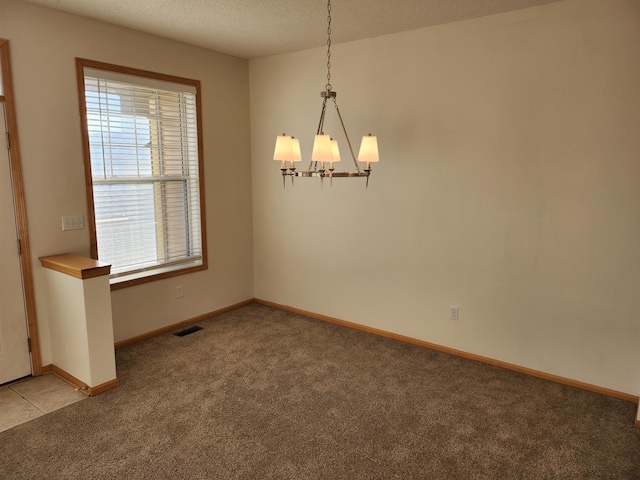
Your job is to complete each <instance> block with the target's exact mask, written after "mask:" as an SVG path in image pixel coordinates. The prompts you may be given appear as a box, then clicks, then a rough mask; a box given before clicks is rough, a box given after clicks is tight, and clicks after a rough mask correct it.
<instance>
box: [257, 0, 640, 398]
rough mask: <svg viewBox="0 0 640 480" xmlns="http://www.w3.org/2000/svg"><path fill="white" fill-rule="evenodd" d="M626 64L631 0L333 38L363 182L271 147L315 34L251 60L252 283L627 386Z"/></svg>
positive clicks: (315, 55) (358, 317)
mask: <svg viewBox="0 0 640 480" xmlns="http://www.w3.org/2000/svg"><path fill="white" fill-rule="evenodd" d="M334 13H335V15H334V19H333V22H332V27H333V29H334V32H335V31H338V30H339V29H344V28H349V26H348V25H341V24H340V16H339V12H338V10H336V11H335V12H334ZM638 59H640V2H638V1H637V0H609V1H607V2H602V1H600V0H568V1H566V2H560V3H556V4H552V5H547V6H542V7H537V8H532V9H526V10H520V11H516V12H511V13H505V14H500V15H495V16H491V17H485V18H479V19H474V20H469V21H464V22H458V23H453V24H448V25H443V26H438V27H434V28H428V29H422V30H415V31H410V32H405V33H400V34H394V35H388V36H383V37H378V38H374V39H368V40H363V41H358V42H352V43H346V44H340V45H334V46H333V55H332V59H331V60H332V65H333V69H332V73H333V76H332V83H333V87H334V90H336V91H337V92H338V97H337V99H338V104H339V105H340V108H341V112H342V114H343V116H344V119H345V122H346V125H347V129H348V131H349V132H350V135H351V136H352V141H354V143H355V149H356V153H357V148H358V145H359V138H360V136H361V135H363V134H366V133H369V132H372V133H374V134H377V135H378V139H379V144H380V152H381V162H380V163H379V164H378V165H375V167H374V172H373V175H372V178H371V184H370V187H369V189H368V190H365V189H364V184H363V182H361V181H359V180H344V179H336V180H335V181H334V186H333V187H332V188H330V187H328V186H327V185H325V187H324V190H321V189H320V185H319V182H318V181H317V180H310V179H299V180H298V181H297V182H296V185H295V187H294V188H290V187H289V186H287V188H286V189H283V188H282V183H281V177H280V175H279V173H280V172H279V165H278V164H277V163H276V162H273V161H271V160H270V158H271V157H272V155H273V145H274V140H275V136H276V135H278V134H280V133H282V132H286V133H288V134H293V135H296V136H298V137H300V138H301V142H302V146H303V150H304V151H305V153H303V155H305V154H306V158H307V159H308V158H309V156H310V149H311V143H312V137H313V134H314V133H315V129H316V127H317V122H318V115H319V111H320V105H321V99H320V97H319V95H318V94H319V92H320V91H321V90H323V87H324V85H325V75H326V71H325V63H326V49H325V48H319V49H314V50H309V51H302V52H297V53H292V54H286V55H278V56H273V57H267V58H261V59H256V60H252V61H250V63H249V71H250V89H251V147H252V171H253V211H254V259H255V296H256V297H257V298H261V299H266V300H270V301H274V302H278V303H281V304H285V305H290V306H294V307H297V308H301V309H305V310H309V311H313V312H316V313H321V314H325V315H329V316H333V317H337V318H341V319H344V320H348V321H351V322H356V323H359V324H362V325H367V326H371V327H375V328H379V329H383V330H387V331H391V332H395V333H399V334H402V335H407V336H410V337H414V338H417V339H421V340H425V341H429V342H433V343H437V344H440V345H443V346H448V347H452V348H456V349H460V350H463V351H466V352H470V353H474V354H478V355H483V356H486V357H491V358H494V359H498V360H502V361H506V362H510V363H514V364H517V365H520V366H524V367H528V368H532V369H536V370H539V371H543V372H547V373H551V374H555V375H560V376H563V377H567V378H570V379H574V380H578V381H582V382H587V383H591V384H594V385H598V386H601V387H606V388H611V389H614V390H618V391H621V392H626V393H630V394H634V395H638V394H640V371H639V370H638V368H637V366H638V363H637V361H638V353H637V352H638V345H639V343H640V313H639V312H640V291H639V286H640V253H639V252H640V249H639V247H638V246H639V245H640V158H639V157H638V153H639V152H640V134H639V132H640V93H639V92H640V89H639V85H640V62H639V60H638ZM327 115H328V116H329V117H330V118H333V117H334V113H333V112H329V113H328V114H327ZM337 131H338V128H337V127H336V126H335V125H334V126H333V128H332V127H331V126H329V127H327V128H325V133H332V134H334V135H335V134H336V132H337ZM338 138H339V139H340V137H339V136H338ZM342 143H343V144H342V155H343V158H345V157H346V148H345V145H344V142H342ZM307 161H308V160H307ZM306 165H307V163H306V162H305V163H304V167H306ZM343 166H347V167H348V165H346V164H344V163H343ZM449 305H458V306H459V308H460V311H459V314H460V319H459V320H458V321H451V320H448V319H447V317H448V308H449Z"/></svg>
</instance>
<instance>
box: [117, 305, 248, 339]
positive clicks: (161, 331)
mask: <svg viewBox="0 0 640 480" xmlns="http://www.w3.org/2000/svg"><path fill="white" fill-rule="evenodd" d="M252 303H254V299H253V298H250V299H249V300H245V301H243V302H240V303H235V304H233V305H229V306H227V307H223V308H220V309H218V310H214V311H213V312H209V313H203V314H202V315H198V316H197V317H193V318H189V319H187V320H183V321H181V322H178V323H173V324H171V325H167V326H166V327H162V328H158V329H157V330H153V331H151V332H147V333H143V334H142V335H138V336H136V337H131V338H128V339H126V340H122V341H120V342H116V344H115V348H116V350H117V349H118V348H122V347H126V346H128V345H133V344H134V343H138V342H142V341H143V340H148V339H149V338H153V337H157V336H158V335H163V334H165V333H169V332H172V331H174V330H178V329H180V328H183V327H187V326H189V325H193V324H194V323H198V322H202V321H203V320H206V319H207V318H211V317H215V316H216V315H221V314H223V313H226V312H230V311H232V310H236V309H238V308H240V307H244V306H246V305H250V304H252Z"/></svg>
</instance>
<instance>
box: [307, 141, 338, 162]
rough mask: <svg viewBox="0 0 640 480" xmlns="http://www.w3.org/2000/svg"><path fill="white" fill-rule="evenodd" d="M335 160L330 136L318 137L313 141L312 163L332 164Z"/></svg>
mask: <svg viewBox="0 0 640 480" xmlns="http://www.w3.org/2000/svg"><path fill="white" fill-rule="evenodd" d="M332 160H333V150H332V148H331V137H330V136H329V135H316V138H315V140H314V141H313V153H312V154H311V161H312V162H321V163H323V162H330V161H332Z"/></svg>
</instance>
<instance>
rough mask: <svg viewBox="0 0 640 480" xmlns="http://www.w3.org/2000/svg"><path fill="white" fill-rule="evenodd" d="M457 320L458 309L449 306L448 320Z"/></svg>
mask: <svg viewBox="0 0 640 480" xmlns="http://www.w3.org/2000/svg"><path fill="white" fill-rule="evenodd" d="M457 319H458V307H454V306H453V305H450V306H449V320H457Z"/></svg>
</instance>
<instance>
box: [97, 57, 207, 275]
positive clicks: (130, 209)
mask: <svg viewBox="0 0 640 480" xmlns="http://www.w3.org/2000/svg"><path fill="white" fill-rule="evenodd" d="M84 84H85V104H86V112H87V119H86V120H87V131H88V136H89V153H90V161H91V180H92V188H93V202H94V213H95V226H96V237H97V245H98V258H99V259H100V260H102V261H105V262H109V263H111V265H112V267H111V276H112V277H114V278H117V277H122V276H131V275H137V276H144V275H146V274H147V273H145V272H148V274H154V273H157V272H158V271H159V270H161V271H165V270H167V269H173V268H175V269H177V268H181V267H184V268H187V267H191V266H195V265H201V264H202V232H201V222H200V192H199V166H198V162H199V159H198V135H197V115H196V91H195V88H193V87H192V86H190V85H182V84H174V83H171V82H165V81H160V80H156V79H152V78H146V77H139V76H137V75H125V74H121V73H116V72H112V71H107V70H98V69H94V68H88V67H85V68H84Z"/></svg>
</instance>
